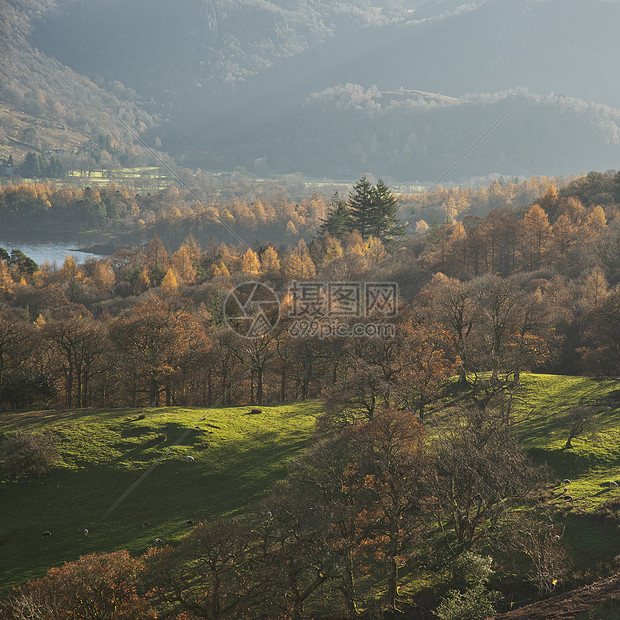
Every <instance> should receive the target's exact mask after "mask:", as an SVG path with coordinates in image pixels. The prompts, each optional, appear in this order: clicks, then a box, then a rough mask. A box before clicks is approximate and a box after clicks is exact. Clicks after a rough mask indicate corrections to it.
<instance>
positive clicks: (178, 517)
mask: <svg viewBox="0 0 620 620" xmlns="http://www.w3.org/2000/svg"><path fill="white" fill-rule="evenodd" d="M249 411H250V409H249V408H248V407H240V408H225V409H213V410H206V409H184V408H179V407H171V408H165V409H145V410H111V411H108V410H106V411H77V412H61V413H59V412H34V413H20V414H11V413H3V414H0V433H5V432H8V431H12V430H16V429H17V428H21V429H23V430H28V431H35V432H36V431H44V430H45V431H49V430H51V431H54V432H55V433H57V434H58V435H59V436H60V438H61V443H60V451H61V457H62V461H61V462H60V464H59V467H58V468H56V469H55V470H53V471H52V472H50V473H49V474H47V475H46V476H44V477H43V478H41V479H33V480H29V481H19V482H9V481H6V480H4V481H3V482H2V484H1V485H0V593H1V592H3V591H4V592H6V589H7V588H8V587H9V586H10V585H14V584H19V583H22V582H23V581H25V580H26V579H28V578H31V577H35V576H39V575H41V574H43V573H44V572H45V570H46V569H47V568H49V567H50V566H53V565H58V564H60V563H62V562H63V561H65V560H71V559H75V558H77V557H78V556H79V555H83V554H85V553H92V552H99V551H112V550H115V549H121V548H125V549H128V550H129V551H130V552H132V553H140V552H143V551H146V549H147V548H148V546H149V545H151V544H152V543H153V540H154V539H155V538H156V537H158V538H161V539H162V541H164V542H172V541H175V540H178V539H180V538H181V537H182V536H183V535H184V534H185V533H186V532H187V531H188V530H189V528H188V526H187V525H186V524H185V521H186V520H188V519H190V520H192V521H194V522H198V521H199V520H204V519H210V518H213V517H216V516H220V515H230V514H234V513H238V512H242V511H243V510H244V508H246V507H247V505H248V503H250V502H251V501H252V500H253V499H255V498H256V497H258V496H260V495H261V494H262V493H264V492H265V491H266V490H267V489H269V488H270V487H271V486H272V485H273V483H274V482H276V481H277V480H279V479H280V478H283V477H284V476H285V474H286V463H287V461H288V460H289V459H290V458H292V457H295V456H296V455H298V454H299V453H300V452H301V450H303V448H304V447H305V446H306V445H307V442H308V440H309V437H310V435H311V433H312V431H313V428H314V421H315V417H316V415H318V414H319V413H320V405H319V404H317V403H303V404H294V405H285V406H278V407H263V408H262V413H260V414H250V413H249ZM141 413H144V414H145V417H144V418H143V419H138V415H139V414H141ZM160 433H163V434H165V436H166V437H165V438H163V437H161V438H158V435H159V434H160ZM179 440H181V441H180V442H179V443H178V445H175V444H176V443H177V441H179ZM187 456H192V457H194V459H195V460H194V462H187V461H186V457H187ZM156 463H159V464H158V465H157V467H155V468H154V469H153V470H152V471H151V472H150V474H149V475H148V476H147V477H146V478H144V479H143V480H142V482H140V483H139V484H138V485H137V486H136V487H135V489H133V490H132V491H131V492H130V493H129V494H128V495H127V497H125V499H124V500H123V501H122V502H121V503H119V504H118V505H117V506H116V507H114V506H115V503H116V502H117V501H118V500H119V498H121V496H122V495H123V494H124V493H125V492H126V491H127V490H128V489H129V488H130V487H131V486H132V485H133V484H134V483H135V482H136V481H138V479H139V478H140V477H141V476H142V475H143V474H144V473H145V472H147V471H148V470H149V468H150V467H151V466H153V465H155V464H156ZM113 507H114V508H113ZM112 508H113V509H112ZM110 509H112V510H110ZM144 521H148V522H149V523H150V524H151V526H150V527H148V528H143V527H142V524H143V522H144ZM85 528H86V529H88V530H89V534H88V536H85V535H84V533H83V531H84V529H85ZM46 530H47V531H50V532H51V536H50V537H48V538H42V532H43V531H46Z"/></svg>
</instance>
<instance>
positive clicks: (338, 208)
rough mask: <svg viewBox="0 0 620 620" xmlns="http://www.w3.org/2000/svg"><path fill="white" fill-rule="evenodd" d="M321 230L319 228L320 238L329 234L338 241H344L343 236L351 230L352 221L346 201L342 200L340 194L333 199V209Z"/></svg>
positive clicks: (330, 210)
mask: <svg viewBox="0 0 620 620" xmlns="http://www.w3.org/2000/svg"><path fill="white" fill-rule="evenodd" d="M321 221H322V222H323V224H322V226H321V228H319V236H321V237H322V236H323V235H324V234H325V233H329V234H330V235H331V236H332V237H336V239H342V237H343V235H344V234H345V233H347V232H349V231H350V230H351V227H352V224H353V222H352V219H351V214H350V213H349V208H348V205H347V203H346V201H344V200H341V198H340V196H339V195H338V192H336V193H335V194H334V195H333V197H332V202H331V207H330V209H329V211H328V212H327V217H326V218H325V219H324V220H321Z"/></svg>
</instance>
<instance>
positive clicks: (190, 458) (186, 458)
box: [185, 456, 195, 463]
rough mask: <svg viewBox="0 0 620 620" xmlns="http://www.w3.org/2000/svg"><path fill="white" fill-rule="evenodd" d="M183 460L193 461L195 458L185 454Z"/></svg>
mask: <svg viewBox="0 0 620 620" xmlns="http://www.w3.org/2000/svg"><path fill="white" fill-rule="evenodd" d="M185 460H186V461H187V462H188V463H193V462H194V460H195V459H194V457H193V456H186V457H185Z"/></svg>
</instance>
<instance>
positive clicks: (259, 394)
mask: <svg viewBox="0 0 620 620" xmlns="http://www.w3.org/2000/svg"><path fill="white" fill-rule="evenodd" d="M263 372H264V369H263V367H262V366H259V367H258V368H257V369H256V402H257V403H258V404H259V405H262V404H263Z"/></svg>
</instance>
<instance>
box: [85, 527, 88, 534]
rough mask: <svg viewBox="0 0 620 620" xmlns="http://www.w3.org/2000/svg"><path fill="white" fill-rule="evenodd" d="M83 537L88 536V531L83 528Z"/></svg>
mask: <svg viewBox="0 0 620 620" xmlns="http://www.w3.org/2000/svg"><path fill="white" fill-rule="evenodd" d="M84 536H88V530H87V529H86V528H84Z"/></svg>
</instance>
